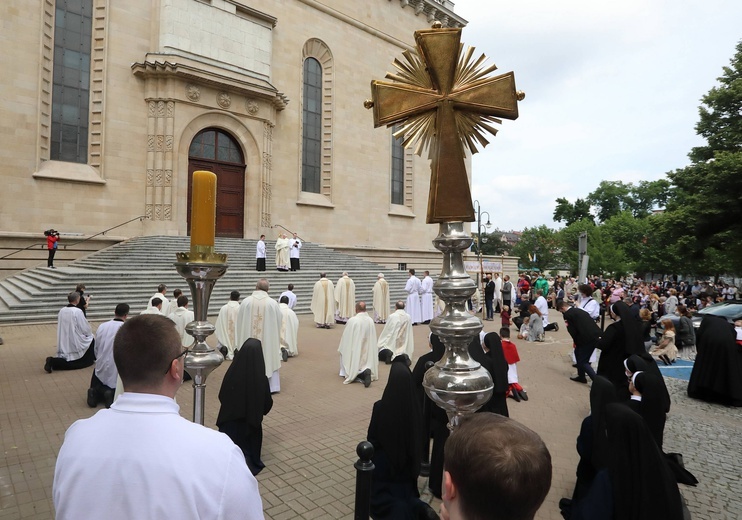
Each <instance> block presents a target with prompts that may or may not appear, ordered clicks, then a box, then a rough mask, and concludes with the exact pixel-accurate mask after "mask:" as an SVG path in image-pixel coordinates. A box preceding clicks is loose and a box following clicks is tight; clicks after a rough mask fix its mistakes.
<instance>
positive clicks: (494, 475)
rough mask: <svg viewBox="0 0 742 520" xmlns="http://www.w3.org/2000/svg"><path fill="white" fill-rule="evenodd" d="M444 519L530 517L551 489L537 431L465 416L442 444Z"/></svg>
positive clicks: (490, 416)
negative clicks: (443, 444) (443, 449)
mask: <svg viewBox="0 0 742 520" xmlns="http://www.w3.org/2000/svg"><path fill="white" fill-rule="evenodd" d="M443 467H444V470H445V472H444V476H443V480H444V483H443V486H444V492H443V505H442V506H441V518H443V519H445V520H532V519H533V518H534V516H535V515H536V512H537V511H538V509H539V508H540V507H541V504H542V503H543V501H544V498H546V494H547V493H548V492H549V488H550V487H551V455H550V454H549V450H548V449H547V448H546V445H545V444H544V441H542V440H541V437H539V436H538V434H537V433H535V432H534V431H532V430H531V429H529V428H526V427H525V426H523V425H522V424H520V423H518V422H516V421H514V420H513V419H508V418H507V417H503V416H501V415H497V414H493V413H488V412H484V413H477V414H471V415H469V416H466V417H464V418H463V419H462V420H461V423H460V424H459V426H458V427H457V428H456V429H455V430H454V431H453V433H452V434H451V436H450V437H449V439H448V441H447V442H446V452H445V456H444V463H443Z"/></svg>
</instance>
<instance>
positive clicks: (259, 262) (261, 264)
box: [255, 235, 265, 271]
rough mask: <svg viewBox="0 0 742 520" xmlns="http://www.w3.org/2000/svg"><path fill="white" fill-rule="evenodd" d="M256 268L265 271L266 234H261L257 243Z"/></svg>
mask: <svg viewBox="0 0 742 520" xmlns="http://www.w3.org/2000/svg"><path fill="white" fill-rule="evenodd" d="M255 270H256V271H265V235H260V240H258V243H257V244H255Z"/></svg>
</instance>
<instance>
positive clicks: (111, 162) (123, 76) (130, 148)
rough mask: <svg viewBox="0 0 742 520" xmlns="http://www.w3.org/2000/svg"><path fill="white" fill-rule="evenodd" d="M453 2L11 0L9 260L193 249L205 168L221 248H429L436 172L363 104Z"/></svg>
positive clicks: (1, 13) (5, 8)
mask: <svg viewBox="0 0 742 520" xmlns="http://www.w3.org/2000/svg"><path fill="white" fill-rule="evenodd" d="M453 9H454V5H453V2H450V1H448V0H126V1H121V2H114V1H111V0H24V1H23V2H3V3H2V6H0V18H2V20H3V31H2V33H0V41H2V48H3V52H2V57H1V58H0V60H1V61H0V63H2V70H3V74H2V78H0V82H1V83H2V93H3V96H2V99H0V107H2V120H3V125H2V129H0V132H2V139H0V181H2V189H0V208H2V209H1V210H0V212H1V214H2V218H1V219H0V247H2V248H5V249H6V250H7V248H8V247H9V244H18V243H23V242H22V241H23V240H35V241H36V242H41V241H42V240H43V235H42V233H43V231H44V230H45V229H49V228H55V229H57V230H59V231H60V232H62V233H63V236H62V239H63V240H64V238H65V235H64V234H65V233H68V234H71V235H73V234H78V235H80V236H89V235H92V234H95V233H98V232H100V231H103V230H105V229H108V228H112V227H115V226H119V225H120V224H122V223H124V222H127V221H130V220H132V219H136V217H139V216H145V217H146V218H144V219H143V220H142V221H141V222H140V221H138V220H135V221H133V222H132V223H129V224H127V225H124V226H121V227H118V228H116V229H115V230H113V231H111V232H110V234H109V236H114V237H119V238H127V237H132V236H138V235H179V236H186V235H188V233H189V225H190V186H191V176H192V173H193V172H194V171H195V170H210V171H212V172H214V173H215V174H216V175H217V184H218V194H217V220H216V226H217V230H216V232H217V236H222V237H239V238H257V237H259V236H260V235H261V234H265V235H266V236H267V237H268V239H269V240H271V239H275V238H276V236H277V234H278V233H279V232H280V231H282V229H281V227H283V228H286V229H289V230H292V231H296V232H297V233H298V234H299V235H300V236H301V237H302V238H304V239H305V240H308V241H311V242H316V243H322V244H325V245H328V246H331V247H333V246H337V247H342V248H345V249H346V250H347V251H348V252H352V253H355V254H359V255H360V256H364V254H363V253H364V251H366V250H368V249H370V248H376V249H378V250H383V251H387V254H388V255H389V256H390V258H391V257H394V256H395V254H396V253H395V252H400V254H401V252H403V251H405V252H406V253H405V254H408V253H409V252H410V251H420V252H424V251H434V249H433V247H432V245H431V240H432V239H433V238H434V237H435V235H436V234H437V226H434V225H428V224H426V223H425V217H426V208H427V197H428V188H429V183H430V166H429V161H428V159H427V158H426V157H422V158H421V157H418V156H416V155H413V153H412V151H411V150H405V149H403V148H402V147H401V145H400V142H399V141H398V140H395V139H394V138H393V136H392V130H391V129H388V128H378V129H374V128H373V117H372V114H371V112H370V111H369V110H367V109H366V108H364V106H363V102H364V100H366V99H368V98H369V97H370V83H371V81H372V80H374V79H384V75H385V73H386V72H391V71H393V67H392V62H393V60H394V59H395V58H398V57H400V56H401V54H402V52H403V51H405V50H406V49H411V48H412V47H413V45H414V41H413V32H414V31H415V30H418V29H425V28H429V27H430V26H431V25H432V23H433V22H434V21H436V20H437V21H440V22H442V24H443V26H444V27H461V26H463V25H465V24H466V21H465V20H463V19H462V18H461V17H460V16H458V15H456V14H455V13H454V12H453Z"/></svg>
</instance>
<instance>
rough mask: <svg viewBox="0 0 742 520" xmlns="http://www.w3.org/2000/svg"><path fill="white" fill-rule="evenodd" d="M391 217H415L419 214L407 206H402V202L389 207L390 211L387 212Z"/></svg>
mask: <svg viewBox="0 0 742 520" xmlns="http://www.w3.org/2000/svg"><path fill="white" fill-rule="evenodd" d="M387 214H388V215H389V216H391V217H404V218H415V217H417V215H415V213H414V212H413V211H412V210H411V209H410V208H408V207H407V206H402V205H400V204H392V207H391V208H390V209H389V213H387Z"/></svg>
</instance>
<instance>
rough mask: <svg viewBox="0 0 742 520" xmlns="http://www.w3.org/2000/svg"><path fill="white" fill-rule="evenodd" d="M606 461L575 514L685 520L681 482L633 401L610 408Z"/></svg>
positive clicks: (600, 519) (577, 517)
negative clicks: (679, 485) (633, 408)
mask: <svg viewBox="0 0 742 520" xmlns="http://www.w3.org/2000/svg"><path fill="white" fill-rule="evenodd" d="M605 424H606V439H607V461H608V464H607V467H606V468H604V469H602V470H600V471H598V473H597V474H596V476H595V479H594V480H593V483H592V485H591V486H590V490H589V491H588V493H587V494H586V495H585V497H584V498H583V499H582V500H579V501H578V502H575V503H574V504H573V505H572V508H571V511H570V516H569V518H571V519H573V520H611V519H615V520H658V519H663V520H682V519H683V508H684V506H683V501H682V497H681V496H680V491H679V490H678V485H677V482H675V478H674V477H673V475H672V472H671V471H670V469H669V467H668V466H667V463H666V461H665V458H664V457H663V455H662V452H661V451H660V449H659V448H658V447H657V444H656V443H655V442H654V440H653V439H652V434H651V433H650V431H649V428H648V427H647V425H646V423H645V422H644V420H643V419H642V418H641V417H640V416H639V415H638V414H637V413H636V412H634V411H632V410H631V409H630V408H629V407H627V406H624V405H622V404H609V405H607V406H606V409H605Z"/></svg>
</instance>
